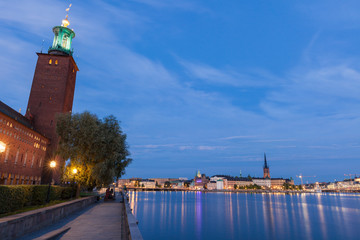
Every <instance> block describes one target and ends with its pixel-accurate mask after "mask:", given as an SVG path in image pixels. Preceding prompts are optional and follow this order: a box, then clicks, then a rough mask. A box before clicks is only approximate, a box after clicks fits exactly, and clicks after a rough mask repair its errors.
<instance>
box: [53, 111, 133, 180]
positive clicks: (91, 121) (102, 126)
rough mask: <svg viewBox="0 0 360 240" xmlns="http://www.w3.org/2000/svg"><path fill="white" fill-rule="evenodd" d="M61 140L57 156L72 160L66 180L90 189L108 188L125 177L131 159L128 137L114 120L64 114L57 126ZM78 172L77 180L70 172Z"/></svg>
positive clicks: (88, 115)
mask: <svg viewBox="0 0 360 240" xmlns="http://www.w3.org/2000/svg"><path fill="white" fill-rule="evenodd" d="M56 127H57V128H56V130H57V134H58V136H59V146H58V151H57V153H58V154H59V155H60V156H61V157H63V158H64V159H70V163H69V164H68V165H67V166H66V168H65V172H64V176H63V179H64V180H65V181H67V180H69V179H70V180H71V179H73V178H75V179H76V182H77V183H78V186H80V184H82V185H86V186H87V187H94V186H101V185H108V184H110V183H112V182H113V181H114V179H118V178H119V177H121V175H123V174H124V173H125V167H126V166H128V165H129V164H130V163H131V161H132V159H131V158H128V156H129V155H130V154H129V151H128V146H127V144H126V134H124V133H123V132H122V130H121V127H120V124H119V122H118V120H116V118H115V117H114V116H108V117H105V118H104V119H103V120H101V119H99V118H98V117H97V116H96V115H94V114H91V113H89V112H84V113H81V114H60V115H58V117H57V125H56ZM70 168H71V169H72V168H77V169H79V171H78V173H77V174H76V175H75V176H74V175H72V174H71V171H70V170H69V169H70Z"/></svg>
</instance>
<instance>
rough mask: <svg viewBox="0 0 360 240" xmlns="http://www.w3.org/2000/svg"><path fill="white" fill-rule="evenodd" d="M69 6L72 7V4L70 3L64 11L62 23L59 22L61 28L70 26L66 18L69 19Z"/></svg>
mask: <svg viewBox="0 0 360 240" xmlns="http://www.w3.org/2000/svg"><path fill="white" fill-rule="evenodd" d="M71 5H72V4H71V3H70V5H69V7H68V8H67V9H66V16H65V19H63V20H62V22H61V23H62V24H61V26H63V27H67V26H69V25H70V22H69V20H68V17H69V11H70V8H71Z"/></svg>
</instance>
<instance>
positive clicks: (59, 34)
mask: <svg viewBox="0 0 360 240" xmlns="http://www.w3.org/2000/svg"><path fill="white" fill-rule="evenodd" d="M70 7H71V4H70V5H69V7H68V8H67V9H66V16H65V19H63V20H62V24H61V26H56V27H54V28H53V32H54V34H55V36H54V41H53V44H52V46H51V47H50V48H49V51H48V53H49V54H56V55H72V54H73V52H74V51H73V50H72V49H71V42H72V39H73V38H74V37H75V33H74V31H73V30H72V29H70V28H68V26H69V25H70V22H69V20H68V17H69V11H70Z"/></svg>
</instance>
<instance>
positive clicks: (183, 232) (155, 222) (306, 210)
mask: <svg viewBox="0 0 360 240" xmlns="http://www.w3.org/2000/svg"><path fill="white" fill-rule="evenodd" d="M129 195H130V196H129V199H130V206H131V208H132V209H133V212H134V214H135V216H136V217H137V219H138V220H139V227H140V231H141V232H142V234H143V237H144V239H145V240H146V239H360V237H359V236H360V227H359V226H360V209H359V208H360V195H356V194H291V195H286V194H251V193H202V192H130V193H129Z"/></svg>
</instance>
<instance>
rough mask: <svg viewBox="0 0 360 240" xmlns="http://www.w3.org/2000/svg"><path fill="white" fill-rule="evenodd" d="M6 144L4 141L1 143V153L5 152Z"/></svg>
mask: <svg viewBox="0 0 360 240" xmlns="http://www.w3.org/2000/svg"><path fill="white" fill-rule="evenodd" d="M5 149H6V144H5V143H4V142H2V141H0V153H3V152H5Z"/></svg>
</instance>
